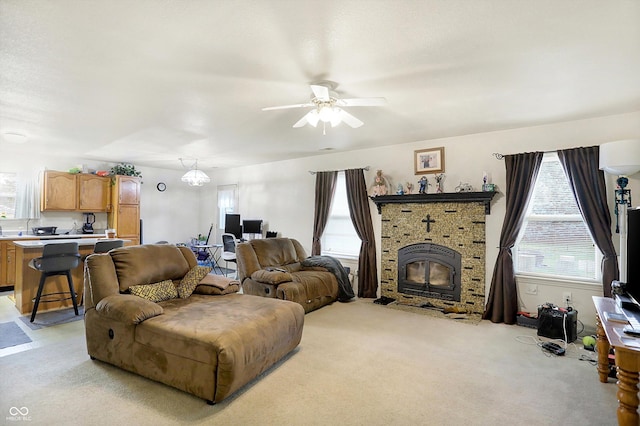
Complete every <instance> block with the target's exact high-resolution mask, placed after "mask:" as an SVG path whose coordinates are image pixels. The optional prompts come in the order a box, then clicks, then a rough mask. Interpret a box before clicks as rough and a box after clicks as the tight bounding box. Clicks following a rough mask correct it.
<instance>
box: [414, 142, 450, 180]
mask: <svg viewBox="0 0 640 426" xmlns="http://www.w3.org/2000/svg"><path fill="white" fill-rule="evenodd" d="M413 157H414V158H413V166H414V169H415V172H416V173H415V174H417V175H424V174H427V173H442V172H444V147H440V148H429V149H419V150H417V151H415V152H414V155H413Z"/></svg>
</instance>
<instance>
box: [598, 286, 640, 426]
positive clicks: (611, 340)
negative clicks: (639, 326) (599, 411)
mask: <svg viewBox="0 0 640 426" xmlns="http://www.w3.org/2000/svg"><path fill="white" fill-rule="evenodd" d="M593 303H594V305H595V306H596V310H597V311H598V315H597V317H596V333H597V339H598V344H597V350H598V374H599V376H600V381H601V382H602V383H606V382H607V378H608V376H609V348H610V347H613V348H614V349H615V354H616V368H617V370H618V394H617V396H618V402H619V404H618V424H619V425H624V426H627V425H633V426H637V425H638V424H640V423H639V421H640V418H639V417H638V402H639V400H638V372H639V371H640V339H638V338H631V337H628V338H627V337H620V336H624V333H623V332H622V329H623V328H624V326H625V324H621V323H617V322H611V321H607V320H606V319H605V316H604V312H618V311H619V310H618V309H617V306H616V303H615V301H614V300H613V299H611V298H608V297H598V296H593ZM623 339H624V340H626V341H627V344H625V342H624V341H623ZM627 339H630V340H627ZM633 342H637V344H638V347H632V346H630V345H629V344H630V343H633Z"/></svg>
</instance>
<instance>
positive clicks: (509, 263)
mask: <svg viewBox="0 0 640 426" xmlns="http://www.w3.org/2000/svg"><path fill="white" fill-rule="evenodd" d="M542 156H543V153H542V152H527V153H524V154H515V155H506V156H505V157H504V160H505V167H506V169H507V186H506V190H505V195H506V199H507V207H506V213H505V215H504V222H503V224H502V232H501V234H500V251H499V252H498V258H497V260H496V266H495V267H494V268H493V278H492V279H491V289H490V290H489V299H488V300H487V307H486V309H485V312H484V315H483V316H482V318H483V319H489V320H491V322H504V323H506V324H515V322H516V316H517V312H518V293H517V290H516V277H515V274H514V272H513V256H512V252H511V249H512V248H513V246H514V245H515V243H516V238H517V237H518V233H519V232H520V228H521V227H522V222H523V221H524V215H525V212H526V209H527V204H528V202H529V199H530V198H531V193H532V192H533V184H534V182H535V181H536V177H537V176H538V171H539V170H540V164H541V163H542Z"/></svg>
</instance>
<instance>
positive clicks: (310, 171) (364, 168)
mask: <svg viewBox="0 0 640 426" xmlns="http://www.w3.org/2000/svg"><path fill="white" fill-rule="evenodd" d="M361 169H363V170H366V171H369V169H370V167H369V166H366V167H361ZM345 170H348V169H342V170H318V171H315V172H314V171H313V170H309V173H310V174H312V175H315V174H316V173H319V172H322V171H325V172H344V171H345Z"/></svg>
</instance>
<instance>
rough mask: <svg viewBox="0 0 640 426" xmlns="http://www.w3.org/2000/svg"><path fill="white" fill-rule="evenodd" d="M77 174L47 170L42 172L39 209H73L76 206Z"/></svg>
mask: <svg viewBox="0 0 640 426" xmlns="http://www.w3.org/2000/svg"><path fill="white" fill-rule="evenodd" d="M76 181H77V175H74V174H71V173H66V172H55V171H52V170H47V171H45V172H44V182H43V188H42V196H41V199H40V210H42V211H50V210H53V211H61V210H62V211H64V210H69V211H74V210H76V209H77V206H78V190H77V183H76Z"/></svg>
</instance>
